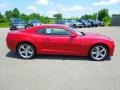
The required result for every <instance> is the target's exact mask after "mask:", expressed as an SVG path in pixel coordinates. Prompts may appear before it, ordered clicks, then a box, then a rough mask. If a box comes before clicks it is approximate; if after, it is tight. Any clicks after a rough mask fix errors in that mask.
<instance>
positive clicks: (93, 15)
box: [81, 13, 97, 20]
mask: <svg viewBox="0 0 120 90" xmlns="http://www.w3.org/2000/svg"><path fill="white" fill-rule="evenodd" d="M96 17H97V14H96V13H94V14H91V15H87V14H86V15H83V16H82V17H81V19H93V20H95V19H96Z"/></svg>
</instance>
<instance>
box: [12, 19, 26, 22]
mask: <svg viewBox="0 0 120 90" xmlns="http://www.w3.org/2000/svg"><path fill="white" fill-rule="evenodd" d="M14 22H15V23H24V21H23V20H22V19H14Z"/></svg>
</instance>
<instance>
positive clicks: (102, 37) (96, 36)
mask: <svg viewBox="0 0 120 90" xmlns="http://www.w3.org/2000/svg"><path fill="white" fill-rule="evenodd" d="M84 37H85V38H89V39H92V40H111V41H113V40H112V39H111V38H109V37H107V36H105V35H101V34H98V33H85V36H84Z"/></svg>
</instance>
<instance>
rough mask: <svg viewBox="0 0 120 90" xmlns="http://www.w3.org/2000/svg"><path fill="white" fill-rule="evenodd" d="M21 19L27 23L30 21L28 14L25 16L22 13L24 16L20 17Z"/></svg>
mask: <svg viewBox="0 0 120 90" xmlns="http://www.w3.org/2000/svg"><path fill="white" fill-rule="evenodd" d="M20 17H21V18H22V19H23V20H24V21H25V22H28V20H29V17H28V15H26V14H24V13H22V14H21V15H20Z"/></svg>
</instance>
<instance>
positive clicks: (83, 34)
mask: <svg viewBox="0 0 120 90" xmlns="http://www.w3.org/2000/svg"><path fill="white" fill-rule="evenodd" d="M68 28H69V29H70V30H72V31H74V32H76V33H77V34H78V35H80V36H85V33H84V32H81V31H78V30H76V29H74V28H71V27H68Z"/></svg>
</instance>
